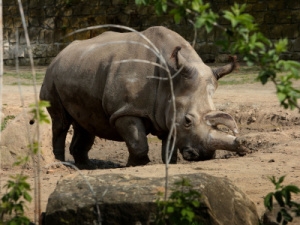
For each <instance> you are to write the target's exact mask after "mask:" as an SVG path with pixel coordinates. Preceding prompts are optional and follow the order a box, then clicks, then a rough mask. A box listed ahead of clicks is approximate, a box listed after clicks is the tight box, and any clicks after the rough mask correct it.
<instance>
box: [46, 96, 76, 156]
mask: <svg viewBox="0 0 300 225" xmlns="http://www.w3.org/2000/svg"><path fill="white" fill-rule="evenodd" d="M50 103H51V107H49V108H47V110H48V112H49V114H50V117H51V120H52V145H53V153H54V156H55V158H56V159H58V160H60V161H65V140H66V136H67V133H68V130H69V128H70V125H71V121H72V118H71V117H70V115H69V114H68V113H67V111H66V110H65V109H64V107H63V106H62V105H61V103H60V101H59V98H58V97H57V98H55V99H54V98H53V99H52V100H50Z"/></svg>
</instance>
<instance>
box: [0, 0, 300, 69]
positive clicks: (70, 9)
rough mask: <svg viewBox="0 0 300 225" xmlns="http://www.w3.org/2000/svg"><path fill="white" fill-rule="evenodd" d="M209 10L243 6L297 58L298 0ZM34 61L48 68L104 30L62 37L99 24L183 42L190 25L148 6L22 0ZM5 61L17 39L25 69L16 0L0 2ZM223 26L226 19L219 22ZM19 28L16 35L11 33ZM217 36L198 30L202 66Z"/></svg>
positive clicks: (121, 1)
mask: <svg viewBox="0 0 300 225" xmlns="http://www.w3.org/2000/svg"><path fill="white" fill-rule="evenodd" d="M209 2H210V4H211V6H212V9H213V10H214V11H215V12H219V13H220V14H221V13H222V10H224V9H228V8H229V7H230V6H231V5H232V4H233V2H238V3H244V2H247V4H248V11H249V12H250V13H251V14H252V15H253V16H254V17H255V18H256V21H257V22H258V23H259V24H260V27H261V29H262V31H263V33H264V34H265V35H266V36H267V37H268V38H270V39H272V40H278V39H280V38H283V37H287V38H288V39H289V49H288V52H287V53H286V54H284V55H283V58H286V59H293V60H300V35H299V33H300V1H295V0H247V1H246V0H235V1H234V0H210V1H209ZM22 3H23V7H24V13H25V15H26V22H27V24H28V30H29V36H30V40H31V44H32V51H33V55H34V61H35V64H37V65H47V64H49V63H50V62H51V60H52V59H53V57H55V56H56V55H57V54H58V52H59V51H61V50H62V49H63V48H64V47H65V46H66V45H67V44H68V43H70V42H71V41H73V40H76V39H78V40H82V39H87V38H91V37H94V36H96V35H98V34H100V33H102V32H103V31H104V30H105V29H98V30H89V31H85V32H80V33H76V34H75V35H72V36H69V37H65V38H64V36H65V35H66V34H68V33H70V32H72V31H75V30H77V29H81V28H85V27H88V26H94V25H100V24H122V25H126V26H129V27H132V28H134V29H137V30H144V29H146V28H147V27H149V26H154V25H163V26H167V27H169V28H171V29H172V30H174V31H176V32H178V33H180V34H181V35H182V36H183V37H185V38H186V39H187V40H189V41H191V40H192V39H193V33H194V32H193V30H192V26H191V25H190V24H189V23H188V22H187V21H183V22H182V23H181V24H178V25H176V24H175V23H174V21H173V19H172V17H170V16H167V15H164V16H156V15H155V12H154V10H153V8H152V7H137V6H136V5H135V4H134V0H22ZM3 14H4V18H3V26H4V30H3V33H4V62H5V64H6V65H13V64H14V63H15V62H14V61H15V59H14V58H15V52H16V50H15V49H16V43H17V37H18V38H19V47H18V49H19V50H18V58H19V61H20V64H21V65H29V58H28V50H27V47H26V42H25V37H24V31H23V28H22V23H21V17H20V13H19V9H18V6H17V1H12V0H4V1H3ZM219 23H220V24H221V25H224V26H226V25H227V24H226V21H225V20H221V21H219ZM17 30H18V35H16V31H17ZM221 38H222V33H221V31H219V30H214V31H213V32H212V33H210V34H207V33H206V32H205V30H199V31H198V36H197V42H196V46H195V49H196V50H197V52H198V53H199V54H200V55H201V57H202V58H203V60H204V61H205V62H213V61H215V60H216V61H219V60H220V59H221V58H222V57H221V56H222V54H224V53H225V52H222V50H221V48H220V47H217V46H216V45H215V41H217V40H220V39H221Z"/></svg>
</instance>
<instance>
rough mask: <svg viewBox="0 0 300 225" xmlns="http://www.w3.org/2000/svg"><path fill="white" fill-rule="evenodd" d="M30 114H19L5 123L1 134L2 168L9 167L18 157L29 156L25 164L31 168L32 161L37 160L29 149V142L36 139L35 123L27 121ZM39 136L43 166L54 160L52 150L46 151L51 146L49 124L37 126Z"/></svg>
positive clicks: (30, 116)
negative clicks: (31, 123)
mask: <svg viewBox="0 0 300 225" xmlns="http://www.w3.org/2000/svg"><path fill="white" fill-rule="evenodd" d="M31 118H32V115H30V114H29V113H22V114H19V115H18V116H17V117H16V118H15V119H13V120H10V121H9V122H8V123H7V126H6V128H5V129H4V130H3V131H2V133H1V135H2V137H1V139H2V141H1V145H0V151H1V166H2V168H6V169H7V168H11V167H12V165H13V163H15V162H16V161H17V160H19V159H20V158H23V157H25V156H29V158H30V161H29V163H28V164H27V165H26V167H27V168H32V167H33V166H34V165H33V162H36V161H37V156H35V157H33V158H32V156H33V154H32V151H31V150H30V144H29V143H34V142H36V141H37V138H38V133H37V124H36V123H35V124H33V125H30V124H29V121H30V119H31ZM39 130H40V131H39V136H40V140H41V141H40V143H41V145H40V146H41V153H40V163H41V166H45V165H47V164H50V163H52V162H54V155H53V153H52V151H48V149H49V148H52V147H51V137H52V134H51V127H50V125H49V124H43V125H40V126H39ZM32 160H34V161H32Z"/></svg>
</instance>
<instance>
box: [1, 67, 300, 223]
mask: <svg viewBox="0 0 300 225" xmlns="http://www.w3.org/2000/svg"><path fill="white" fill-rule="evenodd" d="M40 70H41V71H43V70H44V68H40ZM230 76H231V79H232V76H234V75H230ZM224 79H225V78H224ZM298 86H300V85H298ZM38 90H39V87H38V88H37V91H38ZM2 92H3V97H2V98H3V113H4V117H5V116H8V115H14V116H15V117H16V119H17V118H19V115H21V114H22V110H23V108H22V101H21V100H20V94H19V93H20V90H19V88H18V86H17V85H12V78H9V77H7V78H6V77H4V86H3V90H2ZM34 94H35V93H34V91H33V87H32V86H30V85H25V86H22V96H23V100H24V106H25V108H27V106H28V105H29V104H30V103H33V102H34ZM214 102H215V105H216V107H217V109H219V110H222V111H226V112H228V113H230V114H231V115H232V116H234V118H235V119H236V121H237V123H238V126H239V128H240V134H239V135H241V136H245V137H246V139H247V146H248V148H249V149H251V151H252V153H250V154H247V155H245V156H243V157H239V156H236V155H235V154H232V153H229V152H225V151H218V153H217V156H216V159H213V160H209V161H203V162H193V163H190V162H186V161H184V160H182V159H179V161H178V164H176V165H171V166H170V168H169V172H170V174H182V175H183V176H184V174H188V173H207V174H210V175H214V176H218V177H227V178H229V179H230V180H232V181H233V182H234V183H235V184H236V186H238V187H239V188H240V189H241V190H242V191H244V192H245V193H246V194H247V195H248V196H249V197H250V199H252V201H253V202H254V203H255V205H256V207H257V210H258V213H259V215H261V214H262V213H263V212H264V210H265V209H264V206H263V197H264V196H265V195H266V194H267V193H268V192H270V191H273V185H272V184H271V182H270V181H269V179H268V177H270V176H276V177H280V176H282V175H286V179H285V182H284V184H294V185H297V186H299V187H300V149H299V148H300V147H299V146H300V129H299V126H300V114H299V112H298V111H297V110H294V111H290V110H285V109H283V108H281V107H279V103H278V100H277V97H276V94H275V89H274V86H273V85H272V84H268V85H265V86H262V85H261V84H259V83H254V84H235V85H232V84H231V85H228V84H227V85H220V86H219V88H218V90H217V91H216V93H215V96H214ZM16 119H15V120H16ZM9 126H10V127H13V126H14V124H13V120H10V121H9V122H8V126H7V129H9ZM44 126H45V127H46V128H43V129H45V130H46V133H45V134H44V135H42V136H41V138H42V141H43V143H44V144H42V151H44V152H46V156H45V157H48V159H47V160H45V162H42V166H41V172H40V185H41V210H42V211H45V209H46V205H47V199H48V196H49V195H50V194H51V193H52V192H53V190H54V189H55V186H56V183H57V181H58V180H59V179H61V178H63V177H66V176H68V175H69V174H74V173H77V172H76V171H75V170H73V169H71V168H66V167H64V166H55V165H50V166H47V167H45V165H46V164H47V165H49V163H51V161H53V159H52V158H51V157H52V155H51V133H50V125H44ZM10 129H11V130H12V131H10V133H9V134H6V135H5V130H6V129H5V130H4V131H3V132H2V134H3V135H2V140H1V145H2V147H1V151H2V168H1V170H0V181H1V183H0V185H1V189H0V196H1V195H2V194H3V193H5V188H2V186H3V185H4V184H5V182H6V180H7V179H8V178H9V176H10V175H13V174H16V173H20V172H21V171H23V172H24V173H25V174H27V175H28V176H29V182H30V184H31V185H32V187H34V180H35V179H34V178H35V177H36V175H35V174H34V172H33V167H32V166H31V165H28V166H26V167H25V169H21V168H16V167H11V166H9V165H8V163H7V162H4V161H3V158H4V157H3V155H4V154H3V153H4V151H6V152H8V151H10V150H9V149H8V147H7V146H4V147H3V145H5V143H7V140H6V139H15V141H14V142H13V144H14V145H15V146H18V142H19V141H21V139H22V137H21V136H19V137H18V136H17V137H16V136H14V135H13V133H14V131H15V132H16V133H18V131H19V130H20V128H19V127H18V126H17V125H15V130H14V129H13V128H10ZM7 133H8V132H7ZM69 133H70V135H69V136H68V138H67V143H66V149H68V146H69V144H70V138H71V134H72V131H70V132H69ZM18 135H19V134H18ZM24 135H25V136H26V134H24ZM149 146H150V152H149V156H150V159H151V163H149V165H146V166H141V167H130V168H126V167H125V164H126V161H127V157H128V152H127V149H126V146H125V144H124V143H120V142H112V141H107V140H101V139H96V141H95V144H94V146H93V148H92V150H91V151H90V153H89V155H90V158H91V159H92V160H93V162H94V163H95V164H97V166H98V169H96V170H82V171H81V172H82V173H83V174H94V173H95V174H106V173H121V174H127V173H128V174H132V175H136V176H141V177H149V176H164V175H165V166H164V165H163V164H162V161H161V157H160V155H161V153H160V147H161V143H160V141H159V140H158V139H156V138H155V137H152V136H149ZM19 151H25V150H24V147H20V148H19ZM66 151H67V152H68V150H66ZM13 154H16V153H13V152H12V155H13ZM47 155H49V156H47ZM67 160H68V161H70V162H72V160H73V159H72V157H71V156H70V155H69V154H68V155H67ZM33 189H34V188H33ZM32 194H33V190H32ZM294 198H295V200H298V201H300V196H294ZM34 211H35V209H34V201H33V202H32V203H31V204H30V205H29V206H28V209H27V215H28V216H29V217H30V218H31V219H32V220H34Z"/></svg>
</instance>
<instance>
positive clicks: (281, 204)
mask: <svg viewBox="0 0 300 225" xmlns="http://www.w3.org/2000/svg"><path fill="white" fill-rule="evenodd" d="M274 197H275V199H276V200H277V202H278V204H279V205H280V206H281V207H284V206H285V203H284V201H283V198H282V193H281V191H276V192H275V194H274Z"/></svg>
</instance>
